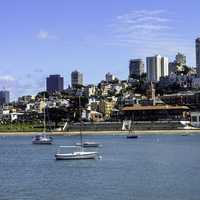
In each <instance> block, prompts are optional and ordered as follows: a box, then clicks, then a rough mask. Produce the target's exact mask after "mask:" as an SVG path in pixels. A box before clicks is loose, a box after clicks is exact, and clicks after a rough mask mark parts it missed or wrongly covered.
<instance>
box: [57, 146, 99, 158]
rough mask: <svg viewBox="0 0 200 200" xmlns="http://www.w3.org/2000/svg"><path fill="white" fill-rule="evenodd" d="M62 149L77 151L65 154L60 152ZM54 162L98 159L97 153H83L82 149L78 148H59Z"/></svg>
mask: <svg viewBox="0 0 200 200" xmlns="http://www.w3.org/2000/svg"><path fill="white" fill-rule="evenodd" d="M64 148H78V150H76V151H73V152H70V153H65V152H62V149H64ZM55 158H56V160H82V159H96V158H98V153H97V152H95V151H94V152H89V151H84V150H83V148H82V147H78V146H60V147H59V149H58V150H57V153H56V154H55Z"/></svg>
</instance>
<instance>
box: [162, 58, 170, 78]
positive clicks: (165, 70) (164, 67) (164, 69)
mask: <svg viewBox="0 0 200 200" xmlns="http://www.w3.org/2000/svg"><path fill="white" fill-rule="evenodd" d="M168 65H169V59H168V58H167V57H162V58H161V76H167V75H169V66H168Z"/></svg>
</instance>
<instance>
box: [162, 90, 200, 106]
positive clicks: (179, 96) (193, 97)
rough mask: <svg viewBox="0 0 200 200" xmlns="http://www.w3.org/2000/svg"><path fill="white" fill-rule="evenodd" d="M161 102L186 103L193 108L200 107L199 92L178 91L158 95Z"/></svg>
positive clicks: (171, 103)
mask: <svg viewBox="0 0 200 200" xmlns="http://www.w3.org/2000/svg"><path fill="white" fill-rule="evenodd" d="M160 98H161V100H162V101H163V102H165V103H166V104H170V105H186V106H190V107H193V108H199V107H200V92H198V91H197V92H192V91H188V92H180V93H175V94H168V95H163V96H161V97H160Z"/></svg>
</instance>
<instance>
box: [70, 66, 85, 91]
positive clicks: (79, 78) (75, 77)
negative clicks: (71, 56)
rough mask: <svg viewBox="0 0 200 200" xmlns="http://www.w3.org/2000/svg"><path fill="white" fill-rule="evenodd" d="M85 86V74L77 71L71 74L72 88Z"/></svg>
mask: <svg viewBox="0 0 200 200" xmlns="http://www.w3.org/2000/svg"><path fill="white" fill-rule="evenodd" d="M77 85H83V74H82V73H80V72H79V71H77V70H75V71H73V72H72V73H71V86H72V87H73V88H74V87H76V86H77Z"/></svg>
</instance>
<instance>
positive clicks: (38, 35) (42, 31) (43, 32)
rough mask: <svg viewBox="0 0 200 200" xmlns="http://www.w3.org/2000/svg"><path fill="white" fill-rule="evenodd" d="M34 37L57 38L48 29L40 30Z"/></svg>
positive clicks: (42, 38) (43, 38)
mask: <svg viewBox="0 0 200 200" xmlns="http://www.w3.org/2000/svg"><path fill="white" fill-rule="evenodd" d="M36 37H37V38H38V39H40V40H57V39H58V37H57V36H56V35H51V34H50V33H49V32H48V31H45V30H42V29H41V30H40V31H39V32H38V33H37V35H36Z"/></svg>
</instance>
